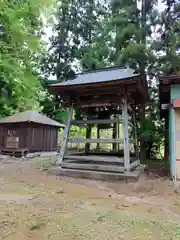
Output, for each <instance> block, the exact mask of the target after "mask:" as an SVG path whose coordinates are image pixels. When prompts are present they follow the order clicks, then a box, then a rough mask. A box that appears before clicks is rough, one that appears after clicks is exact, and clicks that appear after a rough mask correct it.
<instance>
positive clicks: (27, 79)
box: [0, 0, 45, 116]
mask: <svg viewBox="0 0 180 240" xmlns="http://www.w3.org/2000/svg"><path fill="white" fill-rule="evenodd" d="M43 6H45V3H44V2H43V1H41V0H38V1H35V0H31V1H29V0H26V1H8V0H2V1H0V22H1V28H0V49H1V50H0V89H1V93H0V94H1V98H0V99H1V100H0V111H1V113H0V115H1V116H5V115H8V114H11V113H13V112H14V111H22V110H26V109H29V108H39V98H40V97H41V94H39V92H40V91H42V89H41V85H40V82H39V79H38V76H37V73H36V72H37V62H36V60H37V59H36V54H37V53H38V52H39V51H40V49H41V46H42V44H41V40H40V33H41V28H42V26H41V20H40V14H41V11H42V10H43Z"/></svg>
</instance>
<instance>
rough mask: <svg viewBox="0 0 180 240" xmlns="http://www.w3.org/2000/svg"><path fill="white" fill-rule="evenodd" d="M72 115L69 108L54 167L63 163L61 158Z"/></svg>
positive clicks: (71, 110) (71, 109) (64, 149)
mask: <svg viewBox="0 0 180 240" xmlns="http://www.w3.org/2000/svg"><path fill="white" fill-rule="evenodd" d="M72 114H73V107H72V106H71V108H69V111H68V119H67V123H66V127H65V129H64V138H63V142H62V144H61V149H60V153H59V154H57V158H56V165H61V163H62V161H63V158H64V154H65V151H66V145H67V139H68V136H69V130H70V123H71V119H72Z"/></svg>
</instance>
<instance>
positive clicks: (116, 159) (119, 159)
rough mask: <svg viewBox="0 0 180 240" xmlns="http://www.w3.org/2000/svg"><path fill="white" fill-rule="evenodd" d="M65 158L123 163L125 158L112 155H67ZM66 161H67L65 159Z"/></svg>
mask: <svg viewBox="0 0 180 240" xmlns="http://www.w3.org/2000/svg"><path fill="white" fill-rule="evenodd" d="M64 159H65V160H72V161H73V160H75V161H77V160H83V161H86V162H88V161H95V162H96V161H98V162H104V163H112V164H113V163H117V164H118V163H121V164H122V163H123V162H124V159H123V158H122V157H112V156H97V155H89V156H86V155H79V156H78V155H76V154H75V155H65V156H64ZM64 162H65V161H64Z"/></svg>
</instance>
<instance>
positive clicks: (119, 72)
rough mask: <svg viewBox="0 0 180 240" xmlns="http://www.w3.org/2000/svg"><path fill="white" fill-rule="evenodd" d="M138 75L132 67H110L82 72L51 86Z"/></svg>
mask: <svg viewBox="0 0 180 240" xmlns="http://www.w3.org/2000/svg"><path fill="white" fill-rule="evenodd" d="M136 76H139V74H137V73H135V72H134V70H133V69H131V68H125V67H109V68H102V69H99V70H95V71H85V72H83V73H81V74H77V75H76V78H74V79H72V80H68V81H65V82H61V83H56V84H52V85H51V86H74V85H81V84H89V83H101V82H109V81H116V80H125V79H130V78H132V77H136Z"/></svg>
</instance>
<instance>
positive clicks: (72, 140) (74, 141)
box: [68, 138, 123, 143]
mask: <svg viewBox="0 0 180 240" xmlns="http://www.w3.org/2000/svg"><path fill="white" fill-rule="evenodd" d="M68 142H70V143H123V141H122V140H120V139H96V138H94V139H93V138H91V139H86V138H68Z"/></svg>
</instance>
